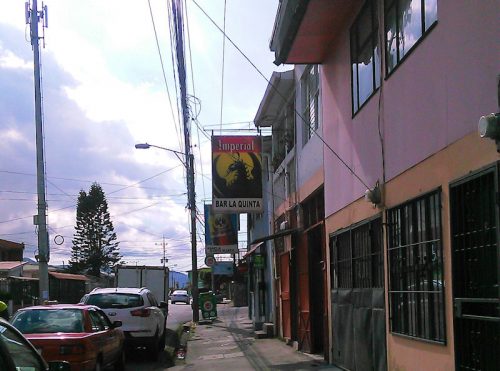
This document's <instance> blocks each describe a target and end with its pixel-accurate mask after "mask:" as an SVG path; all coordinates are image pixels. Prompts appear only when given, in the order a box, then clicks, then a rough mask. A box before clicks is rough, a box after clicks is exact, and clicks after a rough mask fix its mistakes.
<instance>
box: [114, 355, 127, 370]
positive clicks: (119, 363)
mask: <svg viewBox="0 0 500 371" xmlns="http://www.w3.org/2000/svg"><path fill="white" fill-rule="evenodd" d="M123 370H125V352H124V351H123V350H122V351H121V352H120V355H119V356H118V359H117V360H116V363H115V371H123Z"/></svg>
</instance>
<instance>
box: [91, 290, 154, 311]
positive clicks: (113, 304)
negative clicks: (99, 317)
mask: <svg viewBox="0 0 500 371" xmlns="http://www.w3.org/2000/svg"><path fill="white" fill-rule="evenodd" d="M86 304H88V305H95V306H97V307H99V308H101V309H108V308H135V307H140V306H142V305H144V301H143V300H142V297H141V296H140V295H137V294H121V293H109V294H91V295H89V297H88V300H87V302H86Z"/></svg>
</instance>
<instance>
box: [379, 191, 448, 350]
mask: <svg viewBox="0 0 500 371" xmlns="http://www.w3.org/2000/svg"><path fill="white" fill-rule="evenodd" d="M387 222H388V231H387V233H388V237H387V242H388V260H389V303H390V316H389V319H390V326H391V331H392V332H393V333H398V334H402V335H406V336H410V337H415V338H421V339H426V340H430V341H436V342H439V343H444V342H445V341H446V333H445V316H444V279H443V247H442V240H441V191H440V190H437V191H434V192H431V193H429V194H426V195H424V196H422V197H420V198H417V199H415V200H412V201H409V202H407V203H405V204H403V205H400V206H398V207H395V208H393V209H390V210H388V212H387Z"/></svg>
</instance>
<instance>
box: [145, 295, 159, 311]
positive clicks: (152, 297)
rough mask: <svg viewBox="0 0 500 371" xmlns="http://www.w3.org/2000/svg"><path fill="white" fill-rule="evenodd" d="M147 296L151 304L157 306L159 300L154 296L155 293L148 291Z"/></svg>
mask: <svg viewBox="0 0 500 371" xmlns="http://www.w3.org/2000/svg"><path fill="white" fill-rule="evenodd" d="M147 296H148V300H149V304H151V306H154V307H157V306H158V302H157V301H156V298H155V297H154V295H153V294H151V293H150V292H148V294H147Z"/></svg>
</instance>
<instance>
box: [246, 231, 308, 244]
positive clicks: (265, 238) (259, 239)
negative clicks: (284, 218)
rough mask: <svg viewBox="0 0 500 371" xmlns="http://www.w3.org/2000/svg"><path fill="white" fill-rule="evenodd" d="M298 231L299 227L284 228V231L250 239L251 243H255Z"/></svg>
mask: <svg viewBox="0 0 500 371" xmlns="http://www.w3.org/2000/svg"><path fill="white" fill-rule="evenodd" d="M298 231H299V228H293V229H285V230H284V231H279V232H277V233H275V234H270V235H269V236H266V237H261V238H256V239H255V240H253V241H252V245H254V244H257V243H259V242H265V241H269V240H274V239H275V238H279V237H284V236H287V235H289V234H293V233H296V232H298ZM252 245H251V246H252Z"/></svg>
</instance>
